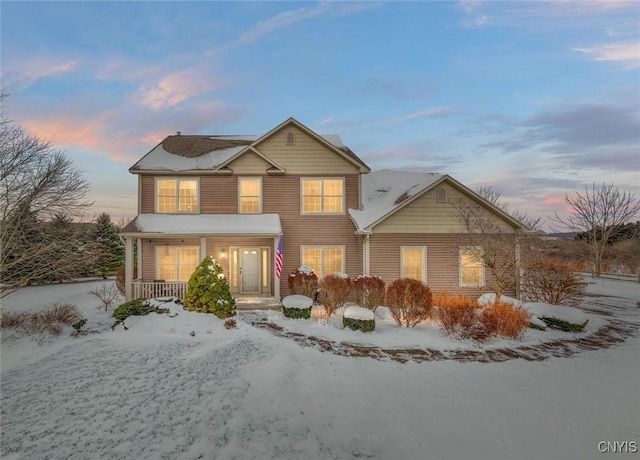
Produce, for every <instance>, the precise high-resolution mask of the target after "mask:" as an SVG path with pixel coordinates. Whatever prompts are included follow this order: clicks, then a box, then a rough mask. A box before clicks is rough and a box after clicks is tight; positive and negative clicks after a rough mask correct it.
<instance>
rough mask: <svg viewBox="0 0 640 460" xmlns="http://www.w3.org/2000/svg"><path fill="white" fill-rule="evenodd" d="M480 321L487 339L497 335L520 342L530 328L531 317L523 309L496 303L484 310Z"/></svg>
mask: <svg viewBox="0 0 640 460" xmlns="http://www.w3.org/2000/svg"><path fill="white" fill-rule="evenodd" d="M478 319H479V321H480V324H481V325H482V328H483V332H484V334H483V335H484V336H485V337H487V338H488V337H491V336H494V335H497V336H499V337H505V338H508V339H516V340H520V339H522V337H523V336H524V333H525V331H526V329H527V327H528V326H529V322H530V319H531V315H530V314H529V312H528V311H527V310H525V309H524V308H522V307H516V306H514V305H513V304H510V303H506V302H496V303H494V304H491V305H489V306H487V307H485V308H483V309H482V312H481V314H480V316H479V318H478Z"/></svg>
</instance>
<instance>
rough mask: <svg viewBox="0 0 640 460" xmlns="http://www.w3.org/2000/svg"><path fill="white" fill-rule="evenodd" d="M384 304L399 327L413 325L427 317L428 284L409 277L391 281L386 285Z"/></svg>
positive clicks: (428, 310) (430, 298)
mask: <svg viewBox="0 0 640 460" xmlns="http://www.w3.org/2000/svg"><path fill="white" fill-rule="evenodd" d="M385 300H386V305H387V307H388V308H389V312H390V313H391V316H392V317H393V319H394V320H395V322H396V324H397V325H398V326H400V327H402V326H403V325H404V326H405V327H414V326H415V325H416V324H418V323H421V322H422V321H424V320H426V319H427V318H429V314H430V311H431V305H432V295H431V289H430V288H429V286H427V285H426V284H424V283H423V282H421V281H418V280H414V279H411V278H402V279H398V280H395V281H393V282H392V283H391V284H390V285H389V286H387V292H386V294H385Z"/></svg>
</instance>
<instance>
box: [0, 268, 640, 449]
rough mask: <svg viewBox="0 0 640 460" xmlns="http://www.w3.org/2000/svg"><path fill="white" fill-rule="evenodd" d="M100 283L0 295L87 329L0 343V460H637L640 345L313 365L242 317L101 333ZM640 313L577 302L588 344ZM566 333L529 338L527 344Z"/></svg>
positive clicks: (383, 323) (634, 299) (627, 306)
mask: <svg viewBox="0 0 640 460" xmlns="http://www.w3.org/2000/svg"><path fill="white" fill-rule="evenodd" d="M100 283H101V282H93V283H81V284H69V285H56V286H46V287H31V288H26V289H22V290H20V291H17V292H15V293H13V294H10V295H9V296H7V297H5V298H3V299H2V309H3V310H6V309H11V310H32V311H37V310H39V309H42V308H44V307H46V306H48V305H50V304H51V303H53V302H56V301H57V302H62V303H72V304H75V305H77V306H78V307H79V308H81V310H82V312H83V314H84V315H85V316H86V317H87V319H88V322H87V329H88V330H90V331H93V333H90V334H88V335H86V336H83V337H80V338H72V337H70V336H69V333H70V331H71V329H70V328H69V330H66V331H65V332H64V333H63V334H62V335H61V336H58V337H51V338H49V339H47V340H46V341H45V342H44V343H38V342H37V341H35V340H33V339H31V338H22V339H17V340H15V339H14V340H7V337H6V335H5V336H3V342H2V348H1V358H2V362H1V387H0V390H1V410H2V419H1V424H2V426H1V428H2V431H1V441H2V443H1V456H2V458H3V459H18V458H20V459H39V458H55V459H58V458H78V459H92V458H114V459H119V458H122V459H130V458H131V459H198V458H203V459H251V458H256V459H271V458H273V459H276V458H277V459H299V458H305V459H325V458H326V459H343V458H375V459H423V458H450V459H467V458H468V459H483V458H487V459H502V458H509V459H511V458H532V459H540V458H545V459H556V458H557V459H561V458H562V459H564V458H575V459H589V458H607V457H610V458H625V457H626V456H629V457H636V458H637V455H638V454H637V448H636V453H633V452H631V451H632V450H634V449H633V448H631V447H630V446H633V445H636V446H637V445H638V444H640V430H639V429H638V427H639V426H640V404H639V403H638V401H640V385H638V382H640V347H639V345H640V338H639V337H638V335H637V333H636V334H635V335H634V336H632V337H629V338H627V340H626V341H624V342H622V343H619V344H618V345H616V346H613V347H610V348H606V349H601V350H595V351H582V352H580V353H578V354H575V355H573V356H572V357H569V358H550V359H548V360H545V361H533V362H531V361H525V360H522V359H515V360H510V361H506V362H503V363H488V364H487V363H460V362H456V361H452V360H449V361H439V362H438V361H436V362H423V363H415V362H408V363H406V364H400V363H397V362H394V361H379V360H375V359H371V358H353V357H344V356H337V355H335V354H332V353H322V352H320V351H318V350H316V349H314V348H309V347H301V346H299V345H298V344H296V343H294V342H292V341H289V340H286V339H283V338H282V337H278V336H275V335H273V334H271V333H270V332H268V331H266V330H262V329H257V328H254V327H252V326H251V325H249V324H248V323H247V322H243V321H239V324H238V325H239V327H238V328H237V329H233V330H226V329H225V328H224V325H223V322H222V321H220V320H218V319H216V318H215V317H213V316H211V315H201V314H195V313H188V312H180V314H179V315H178V316H177V317H175V318H169V317H168V316H167V315H155V314H151V315H149V316H147V317H143V318H135V319H134V320H132V321H129V320H127V324H128V325H129V326H130V329H129V330H126V331H125V330H122V329H118V330H116V331H111V328H110V326H111V324H112V322H113V319H112V318H110V316H109V315H110V312H104V311H101V310H100V309H99V302H96V300H95V299H93V298H92V297H91V296H90V295H88V294H87V292H88V291H89V289H91V288H94V287H96V286H99V285H100ZM639 301H640V286H639V285H638V284H635V283H631V282H621V281H613V280H596V281H594V280H590V284H589V296H588V297H587V298H586V299H585V302H584V309H585V311H586V312H587V314H588V317H589V324H588V326H587V330H586V331H585V332H584V333H582V334H581V335H583V336H588V335H589V334H590V333H593V332H594V331H595V330H596V329H597V328H598V327H599V326H601V325H603V324H606V323H607V321H609V320H610V319H612V318H615V319H618V320H624V321H627V322H634V323H636V324H637V323H639V322H640V308H638V304H637V303H638V302H639ZM603 312H604V313H603ZM607 314H610V315H611V316H607ZM244 316H245V318H249V316H250V315H248V314H244ZM268 319H269V320H270V321H272V322H275V323H277V324H279V325H280V326H282V327H285V328H286V329H287V330H291V331H295V332H298V333H302V334H306V335H314V336H316V337H324V338H326V339H329V340H332V341H348V342H351V343H363V344H370V345H378V346H383V347H387V348H393V347H429V348H440V349H443V350H446V349H451V348H463V349H464V348H477V347H479V345H477V344H474V343H473V342H459V341H457V340H454V339H452V338H449V337H446V336H444V335H442V333H440V331H439V330H438V329H437V327H436V326H435V325H432V324H424V325H420V326H418V327H417V328H415V329H409V330H407V329H398V328H396V327H395V326H394V325H393V323H392V322H391V321H390V320H388V319H386V320H383V319H380V318H377V319H376V331H375V332H373V333H368V334H364V333H361V332H354V331H350V330H348V329H347V330H345V329H341V328H340V327H339V326H340V322H338V321H329V322H328V323H327V324H324V325H321V324H319V323H316V322H312V321H300V320H288V319H284V318H282V316H281V315H280V314H277V313H270V314H269V315H268ZM3 332H4V331H3ZM191 332H194V333H195V336H192V335H191ZM581 335H580V334H579V335H578V336H581ZM567 336H569V335H568V333H563V332H560V331H545V332H542V331H533V330H530V331H528V332H527V336H526V337H525V339H524V341H523V342H522V343H525V344H540V343H544V342H545V341H551V340H555V339H558V338H562V337H567ZM522 343H520V342H510V341H505V340H498V341H494V342H491V343H489V344H486V345H484V346H485V347H488V348H490V347H497V346H500V347H505V346H510V345H512V344H513V345H516V344H522ZM625 441H626V442H627V444H626V446H627V448H626V450H627V451H629V453H628V454H614V453H613V452H612V447H609V451H610V452H609V453H608V454H603V453H601V452H600V450H603V449H604V448H605V447H606V446H607V445H606V444H599V443H601V442H605V443H606V442H610V443H611V445H613V443H614V442H619V443H621V442H625ZM629 443H635V444H629ZM611 445H610V446H611Z"/></svg>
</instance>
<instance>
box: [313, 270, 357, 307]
mask: <svg viewBox="0 0 640 460" xmlns="http://www.w3.org/2000/svg"><path fill="white" fill-rule="evenodd" d="M350 286H351V280H350V279H349V277H348V276H346V277H345V276H340V275H327V276H325V277H324V278H322V279H321V280H320V282H319V283H318V287H319V288H320V295H319V296H318V300H319V301H320V303H321V304H322V305H323V306H324V309H325V311H326V313H327V316H331V315H333V314H334V313H335V312H336V310H337V309H338V308H340V307H342V306H343V305H344V303H345V302H346V301H347V296H348V295H349V288H350Z"/></svg>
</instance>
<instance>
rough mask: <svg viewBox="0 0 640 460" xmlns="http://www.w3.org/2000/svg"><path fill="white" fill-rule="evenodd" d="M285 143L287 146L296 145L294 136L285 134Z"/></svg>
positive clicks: (289, 133)
mask: <svg viewBox="0 0 640 460" xmlns="http://www.w3.org/2000/svg"><path fill="white" fill-rule="evenodd" d="M286 143H287V145H293V144H295V143H296V135H295V134H294V133H293V132H291V131H289V132H288V133H287V140H286Z"/></svg>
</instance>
